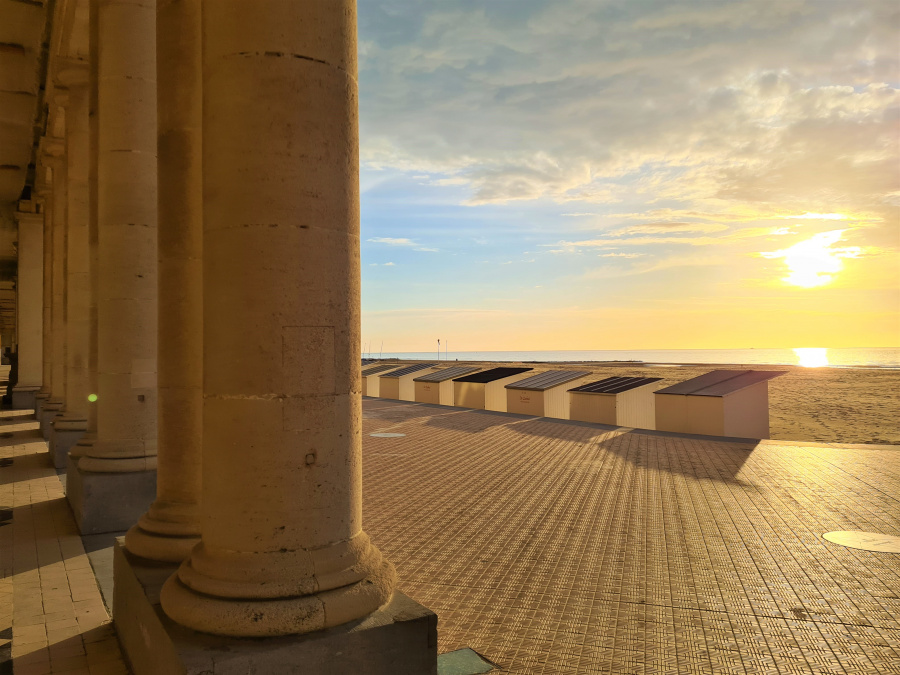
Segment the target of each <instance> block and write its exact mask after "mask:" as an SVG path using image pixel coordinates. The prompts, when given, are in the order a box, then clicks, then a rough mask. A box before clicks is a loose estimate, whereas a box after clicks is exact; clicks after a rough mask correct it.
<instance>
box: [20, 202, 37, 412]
mask: <svg viewBox="0 0 900 675" xmlns="http://www.w3.org/2000/svg"><path fill="white" fill-rule="evenodd" d="M16 220H17V222H18V225H19V232H18V245H17V252H18V255H17V257H18V273H17V277H16V321H17V332H18V345H19V347H18V359H19V381H18V383H17V384H16V386H15V388H14V389H13V396H14V397H15V395H16V392H25V391H28V392H34V391H37V390H38V389H40V387H41V384H42V381H43V377H42V376H43V363H42V360H43V288H44V279H43V269H42V268H43V249H44V216H43V215H42V214H40V213H17V214H16Z"/></svg>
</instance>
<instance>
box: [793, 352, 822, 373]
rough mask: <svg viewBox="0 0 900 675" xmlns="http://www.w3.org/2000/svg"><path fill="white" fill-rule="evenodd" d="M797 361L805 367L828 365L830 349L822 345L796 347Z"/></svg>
mask: <svg viewBox="0 0 900 675" xmlns="http://www.w3.org/2000/svg"><path fill="white" fill-rule="evenodd" d="M794 354H795V355H796V356H797V362H798V364H799V365H801V366H803V367H804V368H821V367H822V366H827V365H828V349H825V348H822V347H795V348H794Z"/></svg>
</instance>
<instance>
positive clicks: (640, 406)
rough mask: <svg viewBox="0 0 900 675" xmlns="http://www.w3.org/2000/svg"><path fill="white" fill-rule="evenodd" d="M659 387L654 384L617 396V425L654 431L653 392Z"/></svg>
mask: <svg viewBox="0 0 900 675" xmlns="http://www.w3.org/2000/svg"><path fill="white" fill-rule="evenodd" d="M661 387H662V384H661V383H659V382H655V383H653V384H648V385H645V386H643V387H637V388H635V389H630V390H629V391H623V392H622V393H621V394H619V395H618V396H617V401H616V419H617V420H618V424H619V425H620V426H623V427H634V428H636V429H655V428H656V402H655V401H654V399H655V398H656V397H655V396H654V394H653V392H654V391H656V390H657V389H660V388H661Z"/></svg>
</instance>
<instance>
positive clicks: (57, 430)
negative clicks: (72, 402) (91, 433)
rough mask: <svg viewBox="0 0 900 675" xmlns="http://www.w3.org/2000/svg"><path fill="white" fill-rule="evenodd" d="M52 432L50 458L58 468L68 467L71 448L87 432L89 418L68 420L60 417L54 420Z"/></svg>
mask: <svg viewBox="0 0 900 675" xmlns="http://www.w3.org/2000/svg"><path fill="white" fill-rule="evenodd" d="M52 426H53V429H52V430H51V432H50V441H49V442H50V459H52V460H53V466H55V467H56V468H57V469H64V468H66V458H67V457H68V455H69V450H71V449H72V447H73V446H74V445H75V444H76V443H78V441H80V440H81V437H82V436H84V434H85V433H86V432H87V420H67V419H65V418H64V417H58V418H56V420H55V421H54V422H53V425H52Z"/></svg>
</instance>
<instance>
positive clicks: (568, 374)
mask: <svg viewBox="0 0 900 675" xmlns="http://www.w3.org/2000/svg"><path fill="white" fill-rule="evenodd" d="M590 374H591V372H590V371H589V370H548V371H547V372H546V373H538V374H537V375H532V376H531V377H526V378H525V379H524V380H519V381H518V382H513V383H512V384H508V385H506V388H507V389H529V390H532V391H546V390H547V389H552V388H553V387H558V386H559V385H561V384H565V383H566V382H571V381H572V380H577V379H578V378H579V377H584V376H585V375H590Z"/></svg>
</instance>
